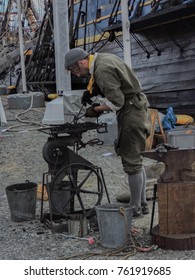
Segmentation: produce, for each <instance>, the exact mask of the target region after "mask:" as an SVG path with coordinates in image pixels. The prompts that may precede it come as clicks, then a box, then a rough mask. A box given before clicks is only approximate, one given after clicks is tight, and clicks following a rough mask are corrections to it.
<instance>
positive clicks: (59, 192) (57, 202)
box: [47, 181, 70, 215]
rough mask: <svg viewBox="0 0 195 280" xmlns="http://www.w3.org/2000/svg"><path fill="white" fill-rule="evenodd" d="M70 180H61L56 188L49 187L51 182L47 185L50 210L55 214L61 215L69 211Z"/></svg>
mask: <svg viewBox="0 0 195 280" xmlns="http://www.w3.org/2000/svg"><path fill="white" fill-rule="evenodd" d="M67 189H70V182H69V181H63V182H61V183H60V184H59V185H58V189H55V188H54V189H51V184H49V186H48V187H47V190H48V192H49V201H50V206H51V212H52V214H55V215H60V214H61V215H63V214H64V213H67V212H70V202H69V201H70V191H69V190H67Z"/></svg>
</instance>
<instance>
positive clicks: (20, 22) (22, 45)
mask: <svg viewBox="0 0 195 280" xmlns="http://www.w3.org/2000/svg"><path fill="white" fill-rule="evenodd" d="M17 11H18V29H19V45H20V63H21V71H22V90H23V92H27V89H26V72H25V63H24V43H23V31H22V20H21V17H22V14H21V2H20V0H17Z"/></svg>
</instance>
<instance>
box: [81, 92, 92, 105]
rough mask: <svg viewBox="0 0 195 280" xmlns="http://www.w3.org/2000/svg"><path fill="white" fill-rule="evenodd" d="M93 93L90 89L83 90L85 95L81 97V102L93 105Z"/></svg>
mask: <svg viewBox="0 0 195 280" xmlns="http://www.w3.org/2000/svg"><path fill="white" fill-rule="evenodd" d="M91 97H92V94H90V92H89V91H88V90H86V91H84V92H83V96H82V97H81V104H82V105H83V106H85V107H86V106H87V104H89V105H91V104H92V103H93V101H92V100H91Z"/></svg>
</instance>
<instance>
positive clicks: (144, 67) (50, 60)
mask: <svg viewBox="0 0 195 280" xmlns="http://www.w3.org/2000/svg"><path fill="white" fill-rule="evenodd" d="M39 1H40V0H39ZM8 2H9V1H8ZM25 2H26V3H27V2H28V1H25ZM35 2H36V1H35ZM52 2H53V1H52V0H47V1H44V3H46V5H47V6H46V8H45V10H44V11H45V13H44V15H43V16H42V23H41V24H39V28H37V30H36V34H35V35H36V36H35V37H36V39H37V43H36V45H35V46H34V47H33V54H32V56H30V57H29V56H28V57H27V58H26V76H27V87H28V89H29V90H31V91H40V90H41V91H44V93H45V95H46V96H47V94H49V93H54V92H55V91H56V76H55V48H54V34H53V14H52V12H53V10H52ZM29 3H30V1H29ZM128 7H129V21H130V48H131V66H132V68H133V69H134V71H135V72H136V74H137V76H138V78H139V80H140V82H141V84H142V88H143V92H144V93H146V94H147V96H148V99H149V102H150V105H151V107H152V108H155V109H158V110H159V111H161V112H163V113H164V112H166V109H167V108H168V107H170V106H172V107H173V109H174V112H175V113H180V114H191V115H194V108H195V32H194V30H195V0H187V1H184V0H175V1H174V0H169V1H168V0H152V1H144V0H130V1H128ZM68 9H69V41H70V48H73V47H77V46H79V47H82V48H84V49H85V50H86V51H89V52H95V51H97V52H109V53H114V54H116V55H118V56H120V57H121V58H124V57H123V54H124V52H123V37H122V23H121V20H122V18H121V5H120V1H119V0H98V1H96V0H69V1H68ZM32 10H33V8H32ZM63 59H64V58H63ZM6 69H8V67H7V68H6ZM85 87H86V81H85V80H82V79H78V78H76V77H74V76H72V88H73V89H82V88H85Z"/></svg>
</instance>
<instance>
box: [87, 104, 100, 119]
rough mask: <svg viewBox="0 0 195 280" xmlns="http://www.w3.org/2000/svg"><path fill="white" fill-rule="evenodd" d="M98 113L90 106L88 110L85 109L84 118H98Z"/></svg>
mask: <svg viewBox="0 0 195 280" xmlns="http://www.w3.org/2000/svg"><path fill="white" fill-rule="evenodd" d="M99 115H100V113H98V112H96V111H95V107H93V106H90V107H89V108H87V110H86V112H85V117H87V118H97V117H99Z"/></svg>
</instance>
